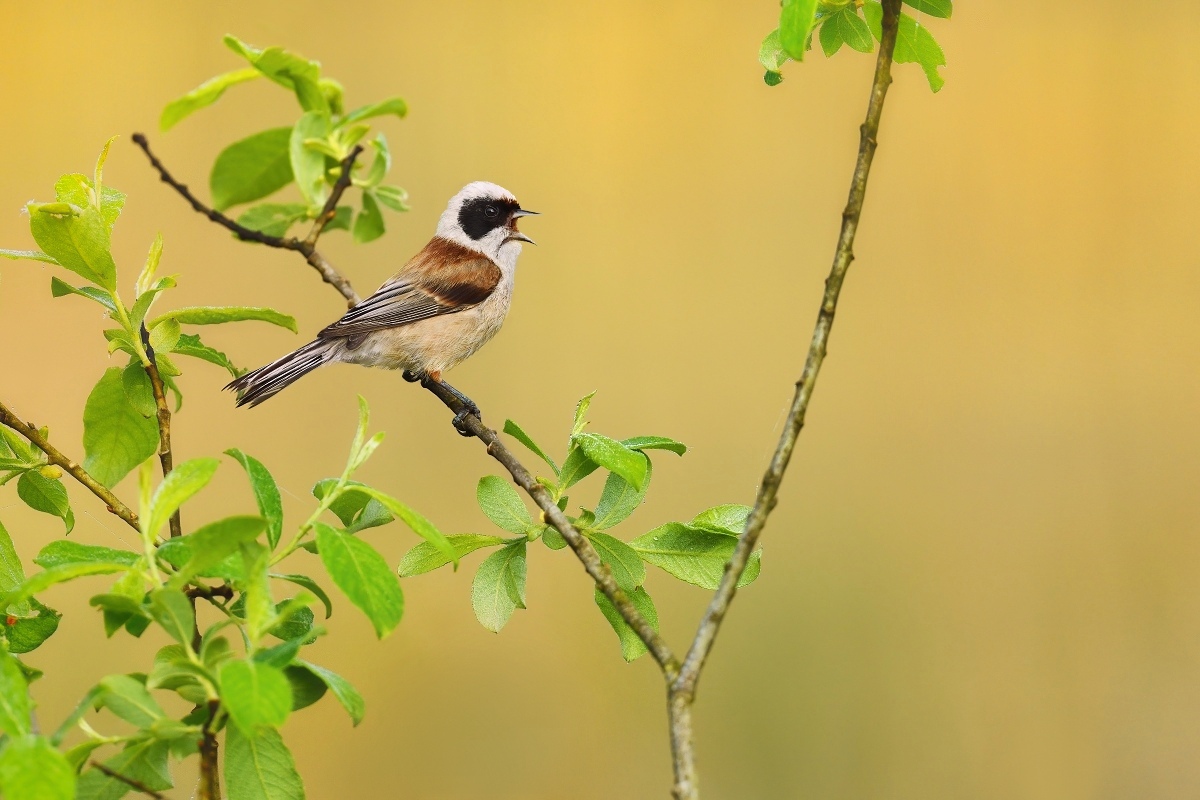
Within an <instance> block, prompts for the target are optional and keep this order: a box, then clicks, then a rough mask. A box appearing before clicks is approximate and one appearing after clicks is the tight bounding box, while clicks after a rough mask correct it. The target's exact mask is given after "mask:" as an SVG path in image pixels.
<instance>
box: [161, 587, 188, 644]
mask: <svg viewBox="0 0 1200 800" xmlns="http://www.w3.org/2000/svg"><path fill="white" fill-rule="evenodd" d="M150 616H152V617H154V621H155V622H157V623H158V624H159V625H161V626H162V627H163V630H165V631H166V632H167V635H169V636H170V637H171V638H172V639H174V640H175V641H177V642H179V643H180V644H183V645H189V646H190V645H191V642H192V634H193V633H194V632H195V629H196V615H195V612H193V611H192V604H191V602H189V601H188V599H187V597H186V596H185V595H184V593H183V592H181V591H179V590H178V589H169V588H163V589H155V590H154V591H153V592H151V593H150Z"/></svg>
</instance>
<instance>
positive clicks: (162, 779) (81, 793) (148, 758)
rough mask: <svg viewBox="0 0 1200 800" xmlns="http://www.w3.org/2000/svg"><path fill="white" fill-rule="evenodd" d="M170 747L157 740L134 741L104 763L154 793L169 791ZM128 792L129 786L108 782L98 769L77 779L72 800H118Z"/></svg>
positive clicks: (108, 779)
mask: <svg viewBox="0 0 1200 800" xmlns="http://www.w3.org/2000/svg"><path fill="white" fill-rule="evenodd" d="M169 754H170V744H169V743H168V742H163V741H158V740H157V739H151V738H146V739H134V740H133V741H131V742H130V743H129V744H127V745H126V746H125V749H124V750H122V751H121V752H120V753H118V754H117V755H115V756H113V757H112V758H110V759H109V760H107V761H105V762H104V766H106V767H108V768H109V769H110V770H112V771H113V772H116V773H118V774H120V775H124V776H125V777H127V778H131V779H133V780H135V781H137V782H138V783H141V784H143V785H145V786H146V787H147V788H150V789H153V790H154V791H161V790H163V789H170V788H171V785H172V784H171V773H170V770H169V768H168V766H167V756H168V755H169ZM129 791H130V788H129V784H127V783H124V782H122V781H119V780H117V779H116V778H110V777H109V776H108V775H105V774H104V773H103V772H101V771H100V770H98V769H95V768H93V769H89V770H88V771H87V772H85V773H83V775H81V776H80V778H79V782H78V784H77V788H76V790H75V800H119V799H120V798H122V797H124V796H125V795H126V794H127V793H128V792H129Z"/></svg>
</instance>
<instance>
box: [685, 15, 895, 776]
mask: <svg viewBox="0 0 1200 800" xmlns="http://www.w3.org/2000/svg"><path fill="white" fill-rule="evenodd" d="M900 2H901V0H883V36H882V38H881V40H880V42H879V58H878V60H877V61H876V62H875V75H874V79H873V80H872V82H871V96H870V100H869V101H868V103H867V116H866V119H865V120H864V122H863V124H862V126H861V127H860V128H859V145H858V159H857V160H856V162H855V165H854V175H853V178H852V179H851V181H850V196H849V199H848V200H847V201H846V208H845V210H844V211H843V212H842V227H841V232H840V233H839V235H838V242H837V248H836V250H835V251H834V256H833V267H832V268H831V269H830V271H829V277H828V278H826V279H825V294H824V297H822V299H821V308H820V311H819V312H818V314H817V324H816V327H815V328H814V329H813V335H812V341H811V343H810V344H809V347H808V357H807V358H806V359H805V362H804V369H803V371H802V372H801V373H800V379H799V380H798V381H796V393H795V396H794V397H793V398H792V405H791V409H790V410H789V412H788V416H787V420H786V422H785V423H784V429H783V433H782V435H781V436H780V437H779V443H778V444H777V445H776V448H775V454H774V455H773V456H772V458H771V463H770V465H769V466H768V467H767V471H766V474H765V475H763V481H762V486H761V487H760V488H759V492H758V498H757V500H756V501H755V503H754V508H753V510H752V511H751V512H750V516H749V518H748V519H747V520H746V527H745V529H743V531H742V534H741V536H739V537H738V543H737V546H736V547H735V548H734V551H733V556H732V557H731V558H730V559H729V563H728V564H726V565H725V574H724V575H723V576H722V578H721V583H720V585H719V586H718V587H717V592H716V594H715V595H714V596H713V599H712V602H711V603H709V606H708V609H707V610H706V611H705V613H704V618H703V619H702V620H701V621H700V626H699V628H698V629H697V630H696V637H695V639H694V640H693V641H692V645H691V647H690V648H689V649H688V653H687V656H686V657H685V658H684V662H683V667H682V668H681V669H680V672H679V675H678V676H677V677H676V678H675V680H674V681H672V682H671V686H670V690H669V692H670V696H669V699H668V704H667V705H668V711H669V713H670V718H671V719H670V724H671V747H672V751H673V755H674V762H675V787H674V790H673V794H674V796H675V798H676V800H695V798H698V797H699V789H698V787H697V785H696V764H695V754H694V749H693V746H692V702H693V700H694V699H695V696H696V684H697V682H698V681H699V679H700V671H701V670H702V669H703V668H704V662H705V659H706V658H707V657H708V654H709V652H710V651H711V650H712V646H713V642H714V641H715V640H716V637H717V633H718V631H719V630H720V627H721V622H722V621H723V620H724V619H725V614H726V612H727V611H728V610H729V604H730V603H731V602H732V601H733V597H734V594H735V593H736V592H737V584H738V581H739V580H740V579H741V577H742V574H743V573H744V572H745V570H746V565H747V563H749V560H750V554H751V553H753V552H754V546H755V545H756V544H757V543H758V537H759V536H760V535H761V534H762V530H763V527H764V526H765V525H766V523H767V517H768V515H769V514H770V513H771V510H772V509H773V508H774V507H775V503H776V496H777V494H778V493H779V487H780V485H781V484H782V482H783V475H784V472H785V471H786V470H787V467H788V462H789V461H790V460H791V457H792V451H793V450H794V449H795V447H796V439H797V437H798V436H799V435H800V429H801V428H803V427H804V416H805V413H806V412H807V411H808V404H809V401H810V400H811V399H812V393H813V389H814V388H815V386H816V383H817V376H818V374H819V373H820V371H821V364H822V362H823V361H824V360H825V353H826V348H827V346H828V343H829V333H830V331H831V330H832V328H833V318H834V314H836V313H837V303H838V297H839V296H840V294H841V291H842V283H843V281H844V280H845V278H846V272H847V270H849V269H850V263H851V262H852V261H853V260H854V237H855V234H857V233H858V223H859V219H860V218H861V216H862V209H863V201H864V199H865V198H866V193H867V177H868V176H869V175H870V172H871V161H872V159H873V158H874V156H875V148H876V147H877V145H878V141H877V137H878V135H879V121H880V119H881V118H882V115H883V101H884V100H885V98H886V97H887V90H888V87H889V86H890V85H891V83H892V73H891V68H892V54H893V52H894V50H895V47H896V30H897V24H898V20H899V16H900Z"/></svg>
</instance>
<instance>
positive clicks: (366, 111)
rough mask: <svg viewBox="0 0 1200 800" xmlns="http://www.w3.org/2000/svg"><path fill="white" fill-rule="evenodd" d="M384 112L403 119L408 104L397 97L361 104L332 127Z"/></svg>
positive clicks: (338, 126) (340, 126)
mask: <svg viewBox="0 0 1200 800" xmlns="http://www.w3.org/2000/svg"><path fill="white" fill-rule="evenodd" d="M385 114H395V115H396V116H397V117H399V118H400V119H404V117H405V115H406V114H408V105H407V104H406V103H405V102H404V101H403V100H401V99H400V98H399V97H389V98H388V99H387V100H382V101H380V102H378V103H372V104H371V105H369V106H362V107H361V108H356V109H354V110H353V111H351V112H350V113H349V114H347V115H346V116H344V117H342V118H341V119H340V120H338V122H337V125H336V126H334V127H337V128H344V127H346V126H347V125H351V124H353V123H355V122H359V121H361V120H364V119H370V118H371V117H379V116H383V115H385Z"/></svg>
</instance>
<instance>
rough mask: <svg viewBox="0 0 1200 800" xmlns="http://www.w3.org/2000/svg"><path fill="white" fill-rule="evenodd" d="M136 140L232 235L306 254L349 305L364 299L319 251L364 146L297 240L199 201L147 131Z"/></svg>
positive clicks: (165, 177) (170, 181) (163, 174)
mask: <svg viewBox="0 0 1200 800" xmlns="http://www.w3.org/2000/svg"><path fill="white" fill-rule="evenodd" d="M133 141H134V144H136V145H137V146H138V147H140V148H141V149H142V152H143V153H145V154H146V158H148V159H150V165H151V166H152V167H154V169H155V170H156V171H157V172H158V175H159V178H160V179H161V180H162V182H163V183H165V184H167V185H168V186H170V187H171V188H172V189H174V190H175V191H176V192H178V193H179V194H180V195H182V196H183V199H184V200H187V201H188V204H189V205H191V207H192V208H193V209H195V210H196V211H197V212H199V213H201V214H203V215H204V216H206V217H208V218H209V219H210V220H212V221H213V222H215V223H217V224H218V225H220V226H222V227H224V228H226V229H228V230H230V231H232V232H233V235H234V236H236V237H238V238H239V239H241V240H242V241H246V242H258V243H259V244H265V245H266V246H267V247H277V248H280V249H282V250H295V251H296V252H297V253H300V254H301V255H302V256H304V260H305V261H307V262H308V263H309V265H310V266H311V267H312V268H313V269H315V270H316V271H317V272H319V273H320V274H321V279H322V280H324V281H325V282H326V283H328V284H329V285H330V286H332V287H333V288H334V289H337V290H338V292H339V293H340V294H341V295H342V297H344V298H346V305H347V306H349V307H351V308H353V307H354V306H356V305H358V303H359V302H360V301H361V299H362V298H360V297H359V296H358V294H357V293H356V292H355V291H354V287H353V286H351V285H350V282H349V281H348V280H346V279H345V278H343V277H342V276H341V275H340V274H339V273H338V271H337V270H336V269H334V268H333V265H332V264H330V263H329V262H328V261H327V260H326V259H325V257H324V256H323V255H321V253H320V252H319V251H318V250H317V239H319V238H320V236H321V233H322V232H323V231H324V230H325V228H326V226H328V225H329V223H330V222H332V221H333V218H334V216H335V215H336V214H337V204H338V201H340V200H341V199H342V194H343V193H344V192H345V191H346V189H347V188H349V186H350V182H351V180H352V178H353V171H354V162H355V160H356V159H357V158H358V156H359V154H360V153H362V150H363V149H362V145H355V146H354V149H353V150H351V151H350V155H348V156H346V157H345V158H344V159H342V164H341V170H342V171H341V174H340V175H339V176H338V180H337V183H335V184H334V186H333V189H332V191H330V193H329V200H327V201H326V203H325V207H324V208H323V209H322V210H321V213H320V214H318V215H317V218H316V219H315V220H314V221H313V224H312V227H311V228H310V229H309V232H308V235H307V236H305V237H304V238H303V239H297V238H295V237H294V236H271V235H270V234H267V233H263V232H262V231H256V230H254V229H253V228H247V227H246V226H245V225H239V224H238V223H237V222H234V221H233V220H232V219H230V218H229V217H227V216H225V215H224V214H222V213H221V212H220V211H217V210H216V209H214V208H212V207H211V206H207V205H205V204H204V203H202V202H200V199H199V198H197V197H196V195H194V194H192V190H191V189H189V188H188V187H187V185H186V184H183V183H180V182H179V181H177V180H176V179H175V177H174V176H173V175H172V174H171V172H170V171H169V170H168V169H167V168H166V166H165V165H164V164H163V163H162V162H161V161H159V160H158V157H157V156H155V155H154V153H153V152H152V151H151V150H150V142H149V141H148V140H147V139H146V136H145V134H142V133H135V134H133Z"/></svg>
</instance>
